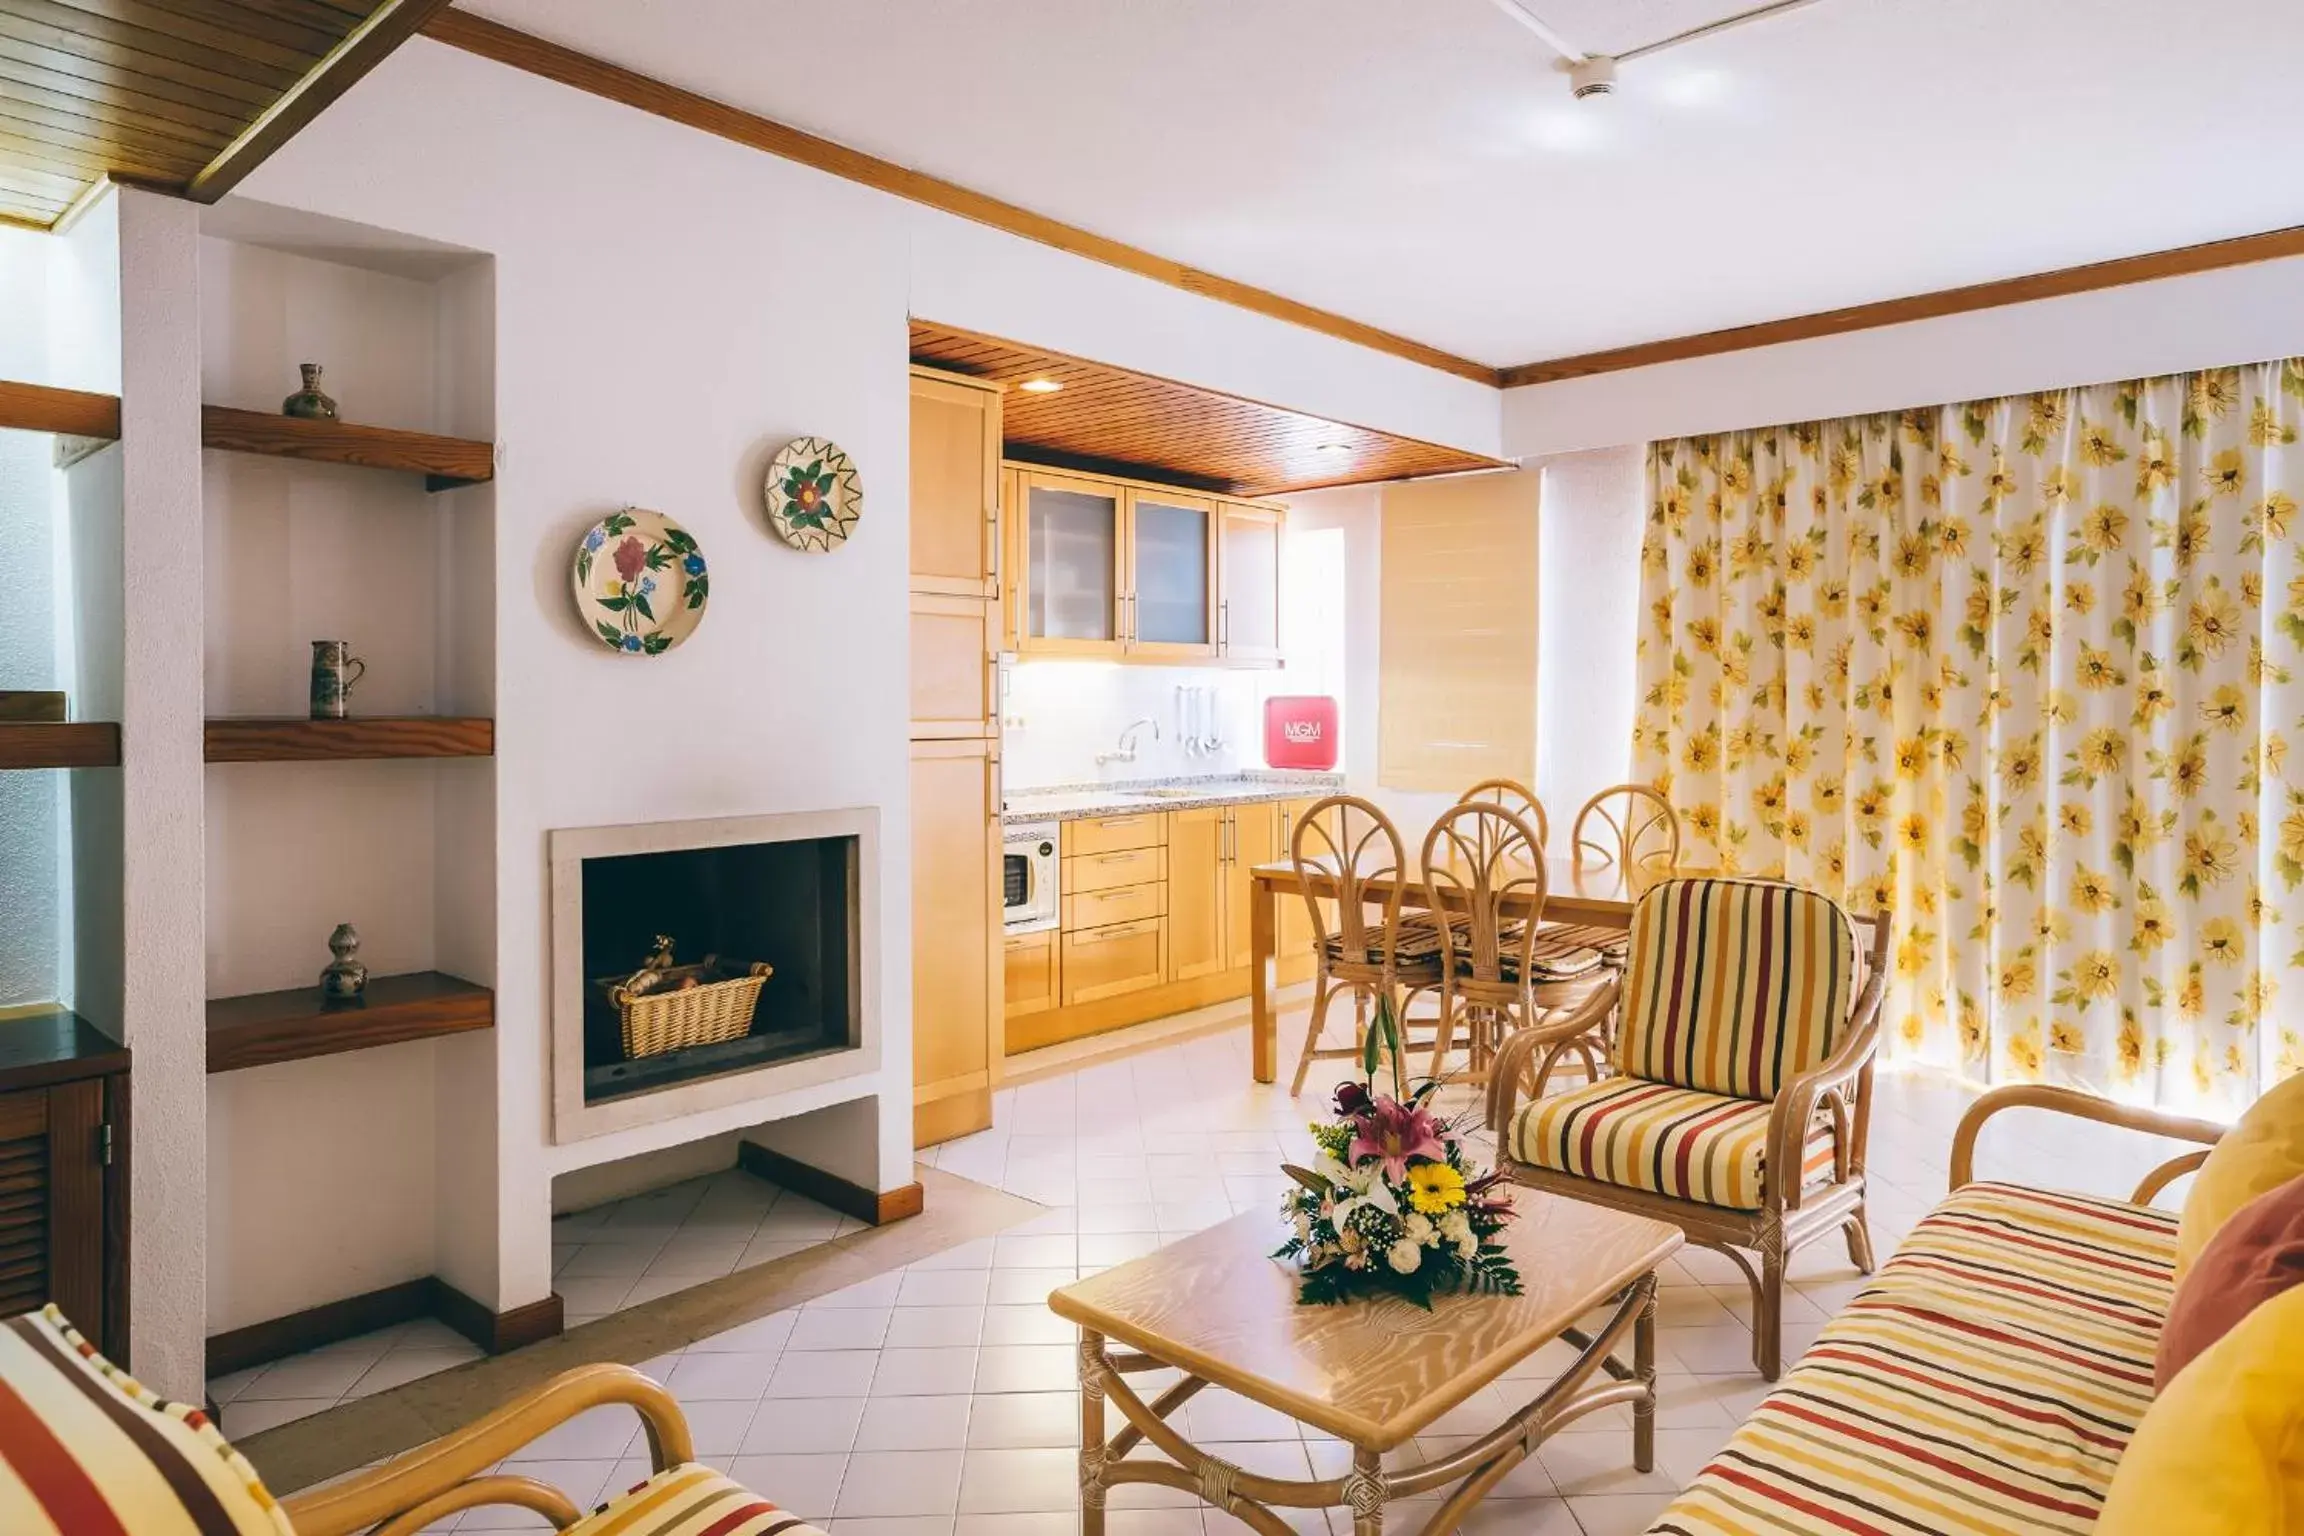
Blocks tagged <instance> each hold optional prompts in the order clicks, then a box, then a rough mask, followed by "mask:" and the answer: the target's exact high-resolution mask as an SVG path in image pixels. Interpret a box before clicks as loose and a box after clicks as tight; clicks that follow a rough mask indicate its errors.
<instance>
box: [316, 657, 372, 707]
mask: <svg viewBox="0 0 2304 1536" xmlns="http://www.w3.org/2000/svg"><path fill="white" fill-rule="evenodd" d="M367 675H368V663H366V662H364V661H362V660H361V659H360V658H359V657H357V656H355V655H353V654H352V642H351V641H349V640H315V641H313V642H312V718H313V719H315V720H341V719H343V718H345V717H346V716H347V715H349V714H351V712H352V685H353V684H354V683H357V682H359V681H360V679H361V678H363V677H365V676H367Z"/></svg>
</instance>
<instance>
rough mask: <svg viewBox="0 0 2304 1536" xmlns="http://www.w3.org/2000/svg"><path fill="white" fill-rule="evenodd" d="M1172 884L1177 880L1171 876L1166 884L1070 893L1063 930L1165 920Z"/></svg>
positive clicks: (1164, 882) (1066, 898)
mask: <svg viewBox="0 0 2304 1536" xmlns="http://www.w3.org/2000/svg"><path fill="white" fill-rule="evenodd" d="M1171 857H1173V855H1171ZM1172 867H1173V866H1171V868H1172ZM1173 883H1174V877H1173V876H1171V877H1170V878H1169V879H1167V880H1151V881H1147V882H1145V883H1144V884H1142V885H1115V886H1108V887H1105V888H1103V889H1100V890H1094V891H1068V892H1066V893H1065V896H1064V926H1065V927H1066V928H1102V927H1105V926H1107V925H1108V924H1112V923H1132V922H1135V921H1136V920H1137V919H1138V918H1143V917H1165V916H1166V915H1167V912H1168V887H1169V886H1170V885H1171V884H1173Z"/></svg>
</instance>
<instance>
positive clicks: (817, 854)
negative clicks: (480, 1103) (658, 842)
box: [582, 836, 861, 1104]
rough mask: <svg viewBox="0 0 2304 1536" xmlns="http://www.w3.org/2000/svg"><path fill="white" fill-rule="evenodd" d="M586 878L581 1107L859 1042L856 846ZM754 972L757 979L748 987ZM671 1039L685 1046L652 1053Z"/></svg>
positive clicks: (591, 869) (830, 840)
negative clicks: (629, 1023) (631, 1023)
mask: <svg viewBox="0 0 2304 1536" xmlns="http://www.w3.org/2000/svg"><path fill="white" fill-rule="evenodd" d="M582 868H583V881H582V889H583V967H584V971H583V975H584V1102H585V1103H586V1104H599V1103H604V1102H607V1101H609V1100H612V1099H619V1098H624V1097H627V1096H629V1095H633V1094H641V1093H649V1092H653V1091H655V1090H657V1089H662V1088H670V1087H673V1086H676V1085H678V1084H682V1083H687V1082H692V1081H694V1080H696V1079H698V1078H704V1077H716V1076H721V1075H724V1074H728V1073H735V1072H746V1071H751V1070H753V1069H755V1068H758V1067H764V1066H768V1065H770V1064H774V1063H782V1062H790V1061H796V1060H799V1059H801V1058H804V1057H809V1056H817V1055H821V1054H824V1053H826V1052H830V1051H843V1050H850V1049H853V1048H855V1047H857V1046H858V1045H859V1044H861V1012H860V1009H859V1007H858V998H857V989H858V985H859V977H860V972H859V956H858V949H857V940H858V928H859V907H858V884H857V881H858V841H857V839H856V838H855V837H853V836H835V837H815V838H800V839H795V840H792V841H785V842H758V843H738V844H730V845H726V846H720V847H706V848H676V849H667V850H662V851H657V852H649V853H628V854H613V855H604V856H598V857H587V858H585V859H584V860H583V861H582ZM664 940H669V941H670V945H669V950H670V953H669V955H668V956H667V955H666V954H665V953H664V946H663V944H662V942H661V941H664ZM707 959H709V960H710V962H711V963H710V965H709V967H708V968H706V969H704V970H701V971H699V970H698V969H697V968H698V967H700V966H704V965H705V962H706V961H707ZM756 965H765V966H766V967H767V968H768V972H767V975H766V978H765V980H756V979H754V978H751V976H750V973H751V971H752V968H753V967H754V966H756ZM644 972H645V973H646V974H642V973H644ZM635 976H640V977H641V979H640V981H639V982H638V984H637V985H636V986H635V985H632V978H634V977H635ZM616 983H625V984H626V992H627V997H626V999H625V1000H624V1001H623V1002H621V1003H620V1002H619V1000H618V999H617V998H616V997H615V996H614V995H613V992H612V987H613V986H614V984H616ZM627 1007H629V1008H631V1009H633V1010H635V1012H636V1014H637V1015H638V1017H637V1018H636V1021H635V1022H636V1029H635V1030H628V1029H627V1027H626V1023H625V1018H624V1014H625V1011H626V1008H627ZM634 1033H636V1034H637V1035H638V1037H639V1038H636V1039H634V1040H633V1041H632V1042H631V1045H630V1047H628V1045H627V1035H628V1034H634ZM700 1036H703V1037H709V1038H704V1039H701V1040H700V1042H698V1043H685V1042H689V1041H692V1040H696V1039H697V1037H700ZM668 1040H671V1041H681V1042H684V1043H680V1044H677V1045H674V1046H673V1047H672V1048H670V1049H664V1048H661V1047H662V1046H663V1045H664V1043H665V1042H666V1041H668Z"/></svg>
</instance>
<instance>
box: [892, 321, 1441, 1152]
mask: <svg viewBox="0 0 2304 1536" xmlns="http://www.w3.org/2000/svg"><path fill="white" fill-rule="evenodd" d="M912 342H913V345H912V354H913V358H912V360H913V385H912V407H913V415H912V479H911V488H912V528H911V544H912V606H911V613H912V620H911V623H912V638H911V655H912V719H913V728H912V737H913V797H912V799H913V804H912V820H913V829H912V841H913V967H914V974H913V1060H914V1078H915V1088H914V1133H915V1139H916V1141H917V1143H918V1144H920V1145H923V1146H926V1145H931V1144H934V1143H936V1142H939V1141H944V1140H948V1139H950V1138H952V1137H954V1136H959V1135H964V1134H967V1133H968V1132H970V1131H974V1130H978V1129H981V1128H983V1127H984V1126H987V1125H989V1124H990V1123H991V1113H992V1096H993V1092H994V1090H995V1089H996V1088H997V1087H999V1086H1000V1085H1001V1084H1002V1083H1003V1082H1006V1081H1008V1080H1010V1078H1011V1077H1013V1076H1016V1075H1019V1074H1026V1073H1030V1072H1033V1071H1035V1070H1038V1069H1040V1068H1043V1067H1047V1068H1054V1067H1058V1066H1073V1065H1077V1064H1079V1062H1080V1061H1082V1060H1083V1059H1086V1058H1087V1057H1088V1056H1090V1055H1093V1054H1099V1053H1102V1052H1105V1051H1123V1050H1127V1049H1131V1048H1133V1047H1134V1046H1135V1045H1136V1044H1139V1043H1148V1041H1149V1039H1150V1038H1152V1037H1154V1036H1157V1037H1159V1038H1173V1035H1174V1031H1173V1029H1172V1028H1170V1027H1169V1026H1168V1025H1166V1024H1163V1023H1162V1022H1161V1021H1174V1020H1178V1019H1179V1016H1184V1015H1193V1014H1197V1013H1202V1011H1204V1010H1206V1011H1207V1012H1205V1013H1204V1014H1202V1017H1201V1019H1198V1020H1190V1021H1185V1024H1184V1026H1183V1027H1194V1026H1196V1025H1199V1024H1202V1023H1204V1024H1205V1026H1206V1027H1211V1028H1214V1027H1224V1025H1225V1024H1226V1023H1227V1022H1229V1021H1228V1020H1227V1018H1226V1016H1225V1015H1224V1014H1223V1013H1222V1012H1220V1011H1214V1010H1215V1007H1216V1005H1220V1004H1227V1003H1241V1004H1243V1005H1244V1004H1245V1000H1246V999H1247V997H1248V994H1249V990H1250V962H1249V954H1250V948H1251V912H1250V909H1251V902H1250V890H1249V876H1250V872H1251V871H1252V870H1253V869H1254V868H1255V866H1257V865H1258V864H1262V863H1269V862H1272V861H1274V860H1278V859H1283V858H1285V857H1287V854H1288V849H1289V845H1290V839H1291V837H1292V836H1293V834H1294V831H1295V828H1296V825H1297V823H1298V821H1299V819H1300V818H1301V817H1302V816H1303V815H1304V814H1305V813H1306V811H1307V810H1308V809H1309V808H1310V807H1311V806H1312V805H1313V804H1314V803H1316V802H1317V801H1318V800H1319V799H1320V798H1321V797H1322V796H1324V795H1326V794H1329V793H1332V792H1334V791H1335V790H1337V789H1338V788H1340V787H1341V784H1342V777H1341V775H1340V774H1338V773H1337V772H1336V768H1337V764H1338V757H1337V753H1338V744H1339V740H1340V734H1339V719H1338V712H1339V702H1338V700H1337V698H1336V697H1335V691H1336V690H1335V687H1334V684H1333V683H1331V682H1330V681H1329V679H1330V678H1331V677H1332V676H1334V677H1336V678H1337V680H1339V681H1340V674H1338V673H1336V672H1335V670H1334V669H1332V668H1329V667H1326V666H1323V665H1320V664H1317V663H1316V662H1315V663H1314V664H1311V665H1307V664H1306V658H1305V656H1304V655H1302V654H1299V655H1297V656H1291V655H1290V650H1291V647H1292V646H1293V647H1294V648H1295V649H1296V650H1297V651H1298V652H1300V653H1302V652H1305V651H1307V650H1310V651H1314V652H1317V651H1321V650H1323V649H1327V650H1334V649H1337V648H1338V647H1336V646H1335V645H1334V644H1332V643H1327V642H1328V641H1329V636H1330V635H1331V634H1332V633H1333V632H1335V631H1337V630H1340V628H1341V624H1342V615H1341V612H1340V610H1339V611H1333V612H1328V613H1325V614H1320V615H1317V617H1318V618H1319V622H1316V623H1312V624H1309V625H1308V624H1307V623H1306V622H1305V619H1306V617H1307V613H1306V610H1307V608H1310V609H1315V610H1317V609H1320V608H1322V607H1323V606H1325V607H1327V608H1331V609H1334V608H1336V604H1335V601H1334V598H1333V594H1332V593H1331V594H1329V595H1327V596H1325V597H1324V596H1322V595H1321V594H1322V593H1323V592H1324V591H1325V590H1326V589H1328V588H1330V587H1333V586H1335V585H1337V584H1336V583H1335V582H1334V581H1333V580H1331V579H1329V578H1328V577H1327V576H1326V575H1324V574H1323V573H1322V572H1320V571H1319V570H1318V569H1316V568H1314V569H1312V570H1310V571H1307V570H1306V569H1305V568H1304V566H1303V562H1302V561H1299V560H1292V558H1291V553H1290V546H1289V542H1288V529H1287V520H1288V508H1287V503H1286V497H1285V491H1286V489H1287V488H1288V487H1289V486H1291V485H1303V486H1306V487H1314V486H1323V485H1334V484H1343V483H1351V482H1353V481H1355V480H1374V479H1384V478H1397V477H1400V476H1402V475H1405V474H1413V473H1419V472H1440V473H1446V472H1450V471H1452V470H1460V469H1463V468H1466V467H1475V466H1476V465H1477V461H1475V463H1474V465H1467V464H1465V463H1463V462H1461V460H1462V458H1463V456H1462V455H1455V456H1454V458H1452V459H1451V458H1449V457H1448V455H1449V454H1450V453H1451V451H1450V450H1441V449H1436V448H1434V447H1432V445H1429V444H1421V443H1415V442H1412V441H1410V440H1407V439H1400V438H1392V437H1388V436H1386V435H1385V434H1379V433H1371V432H1367V431H1365V430H1364V429H1360V428H1354V427H1349V426H1345V425H1343V424H1339V423H1334V422H1325V421H1320V420H1317V419H1315V418H1309V417H1304V416H1301V415H1298V414H1296V413H1291V412H1284V411H1278V410H1275V409H1274V408H1272V407H1266V406H1261V405H1257V404H1255V403H1254V402H1250V401H1243V400H1236V399H1233V398H1231V397H1228V396H1223V395H1218V394H1215V393H1213V392H1211V391H1207V390H1204V389H1200V388H1197V387H1192V386H1184V385H1178V384H1173V383H1170V382H1168V381H1165V380H1158V379H1153V378H1150V377H1148V376H1144V375H1136V374H1130V373H1126V372H1124V371H1123V370H1118V369H1114V368H1109V367H1106V366H1104V365H1099V364H1094V363H1089V362H1085V361H1083V360H1081V359H1077V358H1071V357H1065V356H1062V355H1060V354H1053V353H1047V352H1042V351H1037V350H1035V349H1032V348H1028V347H1024V346H1021V345H1019V344H1016V343H1012V342H1003V341H1000V340H998V339H996V338H990V337H982V336H976V335H973V334H971V333H966V332H957V331H952V330H948V329H945V328H940V327H936V326H932V325H927V324H925V323H922V322H917V321H916V322H915V324H914V327H913V338H912ZM1308 585H1309V591H1308ZM1291 597H1293V598H1294V599H1295V601H1294V602H1293V603H1292V602H1291ZM1307 597H1309V598H1310V602H1309V603H1307V601H1306V598H1307ZM1292 609H1293V611H1291V610H1292ZM1275 939H1276V946H1275V947H1276V954H1277V958H1276V961H1275V971H1276V973H1277V974H1276V975H1275V976H1274V978H1273V979H1274V980H1275V981H1276V982H1277V983H1278V984H1280V985H1287V984H1289V983H1291V982H1294V981H1300V980H1304V979H1307V978H1308V977H1309V976H1310V974H1311V936H1310V925H1309V922H1308V919H1307V917H1306V915H1305V914H1304V913H1302V912H1300V911H1293V910H1285V909H1284V910H1283V911H1282V912H1281V913H1280V914H1279V917H1278V929H1277V932H1276V934H1275ZM1242 1011H1243V1016H1244V1007H1243V1010H1242Z"/></svg>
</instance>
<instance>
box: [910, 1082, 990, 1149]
mask: <svg viewBox="0 0 2304 1536" xmlns="http://www.w3.org/2000/svg"><path fill="white" fill-rule="evenodd" d="M991 1124H992V1090H991V1089H990V1088H970V1089H966V1090H964V1091H962V1092H959V1093H950V1094H946V1095H944V1096H943V1097H942V1098H937V1099H926V1100H923V1101H921V1102H920V1103H917V1104H914V1105H913V1106H912V1145H913V1146H915V1147H932V1146H935V1145H936V1144H937V1143H938V1142H940V1141H950V1140H951V1139H952V1138H953V1137H955V1136H965V1135H967V1134H968V1133H969V1132H971V1131H981V1130H986V1129H988V1128H990V1126H991Z"/></svg>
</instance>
